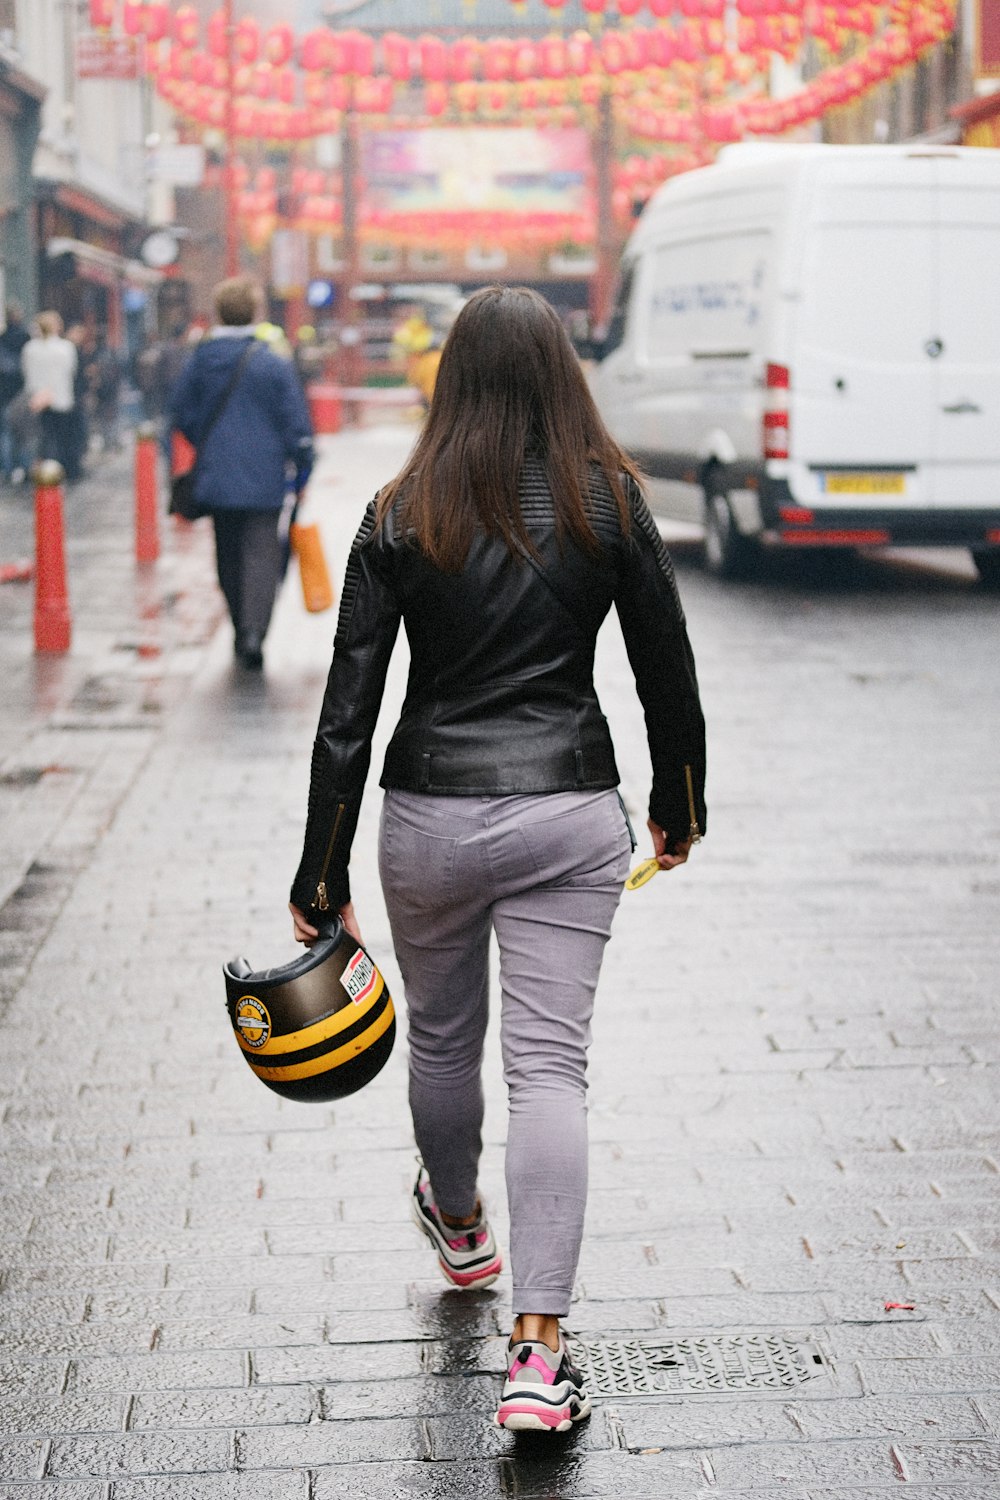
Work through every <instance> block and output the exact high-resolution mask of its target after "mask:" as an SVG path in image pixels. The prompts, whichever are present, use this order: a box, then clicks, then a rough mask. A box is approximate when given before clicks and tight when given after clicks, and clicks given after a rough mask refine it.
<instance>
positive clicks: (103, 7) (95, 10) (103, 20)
mask: <svg viewBox="0 0 1000 1500" xmlns="http://www.w3.org/2000/svg"><path fill="white" fill-rule="evenodd" d="M90 24H91V26H93V27H95V28H96V29H97V30H99V31H106V30H107V29H108V28H109V27H110V26H113V25H114V24H115V0H90ZM125 29H126V31H127V30H128V26H127V25H126V28H125ZM134 34H135V33H130V35H134Z"/></svg>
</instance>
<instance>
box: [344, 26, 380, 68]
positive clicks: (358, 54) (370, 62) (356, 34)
mask: <svg viewBox="0 0 1000 1500" xmlns="http://www.w3.org/2000/svg"><path fill="white" fill-rule="evenodd" d="M344 40H345V42H347V44H348V46H349V47H350V57H351V65H350V68H349V69H348V72H350V73H355V74H356V75H357V76H358V77H359V78H370V77H371V75H372V73H373V72H374V71H375V43H374V42H373V41H372V39H371V37H370V36H365V34H364V32H361V31H345V32H344Z"/></svg>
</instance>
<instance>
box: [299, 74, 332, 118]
mask: <svg viewBox="0 0 1000 1500" xmlns="http://www.w3.org/2000/svg"><path fill="white" fill-rule="evenodd" d="M303 92H304V94H305V100H306V103H307V104H311V105H312V106H313V108H314V109H321V108H322V106H323V105H324V104H325V103H326V102H327V80H326V79H325V78H320V77H319V75H318V74H316V73H307V74H306V77H305V79H304V81H303Z"/></svg>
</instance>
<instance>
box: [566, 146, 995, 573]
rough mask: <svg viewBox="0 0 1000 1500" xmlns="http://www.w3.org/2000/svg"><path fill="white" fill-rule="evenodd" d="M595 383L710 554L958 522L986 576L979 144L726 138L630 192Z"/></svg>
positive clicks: (950, 540) (987, 422)
mask: <svg viewBox="0 0 1000 1500" xmlns="http://www.w3.org/2000/svg"><path fill="white" fill-rule="evenodd" d="M593 385H594V394H595V396H596V399H597V402H598V405H599V407H600V409H601V412H602V414H603V416H604V418H605V420H606V422H607V423H608V425H609V427H610V429H611V431H612V432H613V433H614V435H615V437H616V438H617V439H618V441H619V442H620V443H621V444H622V446H623V447H624V448H626V449H627V450H628V451H629V452H630V453H632V454H633V455H634V456H635V457H636V458H637V459H638V461H639V462H640V464H641V465H642V466H643V467H644V469H645V471H646V473H647V474H649V475H650V476H651V479H652V481H653V483H652V486H651V489H652V492H653V499H654V501H655V503H656V508H657V510H658V511H659V512H660V513H661V514H664V515H666V516H671V517H674V518H676V519H679V520H684V521H696V522H699V523H701V524H703V525H704V528H705V560H706V563H707V564H708V566H709V567H710V568H712V569H713V570H714V571H716V572H717V573H720V574H722V575H730V576H731V575H736V574H739V573H741V572H742V573H745V572H746V571H748V570H749V569H750V568H751V567H752V562H753V557H754V555H755V552H756V549H757V547H758V545H759V544H760V543H761V542H769V543H779V544H782V545H784V546H788V547H793V546H794V547H809V546H812V547H815V546H846V547H862V546H864V547H868V546H879V545H886V544H889V543H893V544H897V545H906V546H911V545H938V546H941V545H956V544H957V545H962V546H968V547H970V548H971V549H972V554H973V557H974V558H975V560H976V563H977V566H978V568H979V572H980V575H981V577H982V578H983V580H984V582H986V583H988V584H990V585H991V586H994V587H997V586H1000V151H991V150H978V149H962V148H958V147H956V148H951V147H947V146H919V145H911V146H819V145H816V146H813V145H785V146H782V145H765V144H761V145H741V146H731V147H728V148H726V149H725V150H723V151H722V152H721V153H720V155H719V160H718V161H717V162H716V163H715V164H714V165H713V166H710V167H704V168H702V169H700V170H698V171H695V172H689V173H686V174H685V175H683V176H680V177H677V178H674V179H673V180H672V181H670V182H668V183H666V184H665V185H664V186H663V187H662V188H661V189H660V190H659V191H658V192H657V193H656V194H655V195H654V197H653V198H652V199H651V200H650V202H649V204H648V205H647V207H646V210H645V212H644V213H643V215H642V217H641V219H640V220H639V222H638V224H637V225H636V228H635V231H634V232H633V234H632V236H631V238H630V240H629V243H628V245H627V247H626V250H625V255H624V259H623V263H622V269H621V278H620V283H619V289H618V295H617V298H616V304H615V308H614V312H613V316H612V320H611V325H610V329H609V334H608V338H607V340H606V342H605V344H604V346H603V348H602V350H601V351H600V363H599V365H598V366H597V368H596V370H595V371H594V374H593Z"/></svg>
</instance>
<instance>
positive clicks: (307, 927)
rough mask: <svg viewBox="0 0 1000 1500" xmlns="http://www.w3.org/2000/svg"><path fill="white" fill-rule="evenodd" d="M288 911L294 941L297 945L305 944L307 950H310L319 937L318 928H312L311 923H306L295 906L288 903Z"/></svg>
mask: <svg viewBox="0 0 1000 1500" xmlns="http://www.w3.org/2000/svg"><path fill="white" fill-rule="evenodd" d="M288 910H289V911H290V912H291V914H292V930H293V932H294V934H295V941H296V942H297V943H305V945H306V947H307V948H311V947H312V945H313V943H314V942H315V941H316V939H317V938H318V937H319V928H318V927H313V926H312V924H311V923H309V922H307V921H306V918H305V914H304V913H303V912H301V911H299V908H298V907H297V906H293V905H292V903H291V902H290V901H289V903H288Z"/></svg>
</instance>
